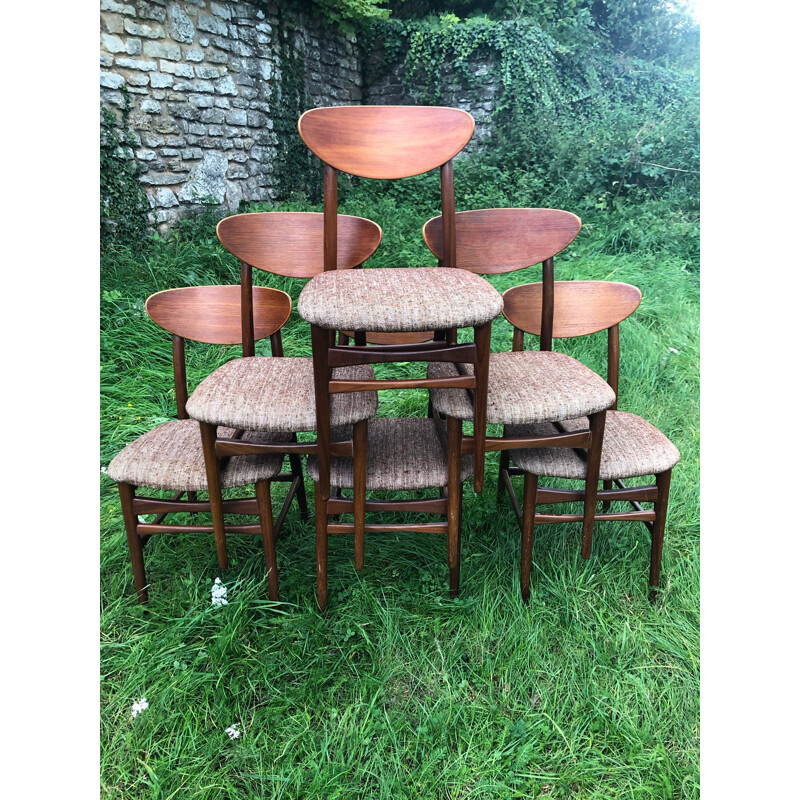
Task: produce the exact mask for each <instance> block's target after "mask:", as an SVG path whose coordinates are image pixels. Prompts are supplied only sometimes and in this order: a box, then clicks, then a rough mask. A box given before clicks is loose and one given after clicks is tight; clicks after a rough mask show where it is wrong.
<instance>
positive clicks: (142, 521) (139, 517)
mask: <svg viewBox="0 0 800 800" xmlns="http://www.w3.org/2000/svg"><path fill="white" fill-rule="evenodd" d="M137 519H138V520H139V522H141V523H142V524H143V525H144V524H146V523H147V520H146V519H145V518H144V517H143V516H142V515H141V514H139V516H138V517H137Z"/></svg>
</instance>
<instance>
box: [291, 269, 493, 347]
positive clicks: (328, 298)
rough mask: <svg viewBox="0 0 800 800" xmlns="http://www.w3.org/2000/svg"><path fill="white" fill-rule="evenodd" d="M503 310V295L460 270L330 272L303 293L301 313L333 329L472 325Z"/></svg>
mask: <svg viewBox="0 0 800 800" xmlns="http://www.w3.org/2000/svg"><path fill="white" fill-rule="evenodd" d="M502 310H503V298H502V297H501V296H500V293H499V292H498V291H497V290H496V289H495V288H494V287H493V286H492V285H491V284H490V283H489V282H488V281H486V280H485V279H484V278H482V277H481V276H480V275H474V274H473V273H471V272H467V271H466V270H462V269H449V268H443V267H407V268H400V269H358V270H331V271H330V272H323V273H322V274H320V275H317V276H315V277H314V278H312V279H311V281H309V282H308V283H307V284H306V285H305V287H303V291H302V292H301V293H300V299H299V300H298V302H297V312H298V313H299V314H300V316H301V317H302V318H303V319H304V320H306V321H307V322H310V323H311V324H312V325H318V326H320V327H321V328H327V329H330V330H356V331H376V332H378V331H385V332H398V331H428V330H443V329H445V328H468V327H473V326H475V325H482V324H483V323H485V322H490V321H491V320H493V319H494V318H495V317H496V316H497V315H498V314H499V313H500V312H501V311H502Z"/></svg>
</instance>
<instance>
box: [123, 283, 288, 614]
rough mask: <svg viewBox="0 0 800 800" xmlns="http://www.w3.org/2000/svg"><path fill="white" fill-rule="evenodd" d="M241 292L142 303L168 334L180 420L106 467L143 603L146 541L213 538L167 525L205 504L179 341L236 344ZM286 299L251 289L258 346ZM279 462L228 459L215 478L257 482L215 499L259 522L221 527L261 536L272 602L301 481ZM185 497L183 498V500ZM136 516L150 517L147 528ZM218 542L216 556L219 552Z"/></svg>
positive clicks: (216, 289)
mask: <svg viewBox="0 0 800 800" xmlns="http://www.w3.org/2000/svg"><path fill="white" fill-rule="evenodd" d="M240 294H241V292H240V289H239V287H238V286H196V287H186V288H182V289H168V290H166V291H163V292H158V293H156V294H154V295H152V296H151V297H149V298H148V300H147V303H146V306H145V308H146V310H147V313H148V315H149V316H150V318H151V319H152V320H153V321H154V322H155V323H156V324H157V325H160V326H161V327H162V328H164V329H166V330H167V331H169V332H170V333H172V335H173V345H172V353H173V371H174V379H175V397H176V401H177V407H178V408H177V410H178V418H177V419H176V420H171V421H169V422H165V423H162V424H161V425H158V426H156V427H155V428H153V429H152V430H150V431H148V432H147V433H145V434H143V435H142V436H140V437H139V438H138V439H136V440H135V441H133V442H131V443H130V444H129V445H127V446H126V447H125V448H124V449H123V450H122V451H121V452H120V453H119V454H118V455H117V456H116V457H115V458H114V459H113V460H112V461H111V463H110V464H109V466H108V475H109V477H111V478H112V479H113V480H114V481H116V482H117V484H118V487H119V494H120V501H121V503H122V514H123V518H124V520H125V531H126V534H127V537H128V549H129V550H130V557H131V563H132V565H133V576H134V584H135V586H136V591H137V594H138V598H139V601H140V602H142V603H145V602H147V599H148V591H147V588H146V586H147V580H146V576H145V569H144V558H143V554H142V547H143V545H144V544H145V543H146V541H147V540H148V539H149V538H150V536H151V535H153V534H156V533H168V532H173V531H177V532H192V533H195V532H198V533H199V532H212V531H214V526H213V525H199V524H189V525H185V524H181V525H178V524H173V523H172V522H170V521H166V517H167V516H168V515H170V514H176V513H182V512H190V513H195V512H207V511H210V510H211V505H210V502H209V501H199V500H198V499H197V492H205V491H208V482H207V479H206V469H205V461H204V457H203V447H202V443H201V437H200V429H199V426H198V423H197V422H196V421H195V420H192V419H189V415H188V414H187V412H186V398H187V385H186V359H185V345H184V340H185V339H191V340H195V341H199V342H206V343H208V344H222V345H233V344H241V343H242V329H241V322H240V319H241V310H240V302H241V301H240ZM291 310H292V301H291V298H290V297H289V295H287V294H286V293H285V292H281V291H278V290H277V289H266V288H261V287H259V288H257V289H255V290H254V293H253V331H254V337H255V339H256V340H258V339H263V338H266V337H269V336H273V337H280V328H281V326H282V325H283V324H284V323H285V322H286V320H287V319H288V318H289V315H290V313H291ZM225 433H226V435H228V436H231V437H233V436H234V435H240V436H241V438H242V439H243V440H244V441H280V440H281V439H288V436H280V435H279V436H267V435H264V434H261V433H257V432H252V431H247V432H244V431H238V432H236V431H234V430H227V431H226V432H225ZM282 463H283V457H282V456H276V455H267V456H264V455H258V456H245V457H237V458H232V459H230V460H229V461H228V463H227V464H226V465H225V467H224V469H223V470H222V471H221V473H220V476H219V482H220V485H221V486H222V487H223V488H225V489H229V488H235V487H240V486H248V485H250V484H255V491H256V496H255V498H245V499H233V500H224V501H221V510H222V512H223V513H225V514H258V515H259V517H260V522H259V524H246V525H242V524H237V525H225V527H224V529H223V530H224V531H227V532H231V533H250V534H258V535H260V536H261V537H262V540H263V545H264V557H265V560H266V563H267V569H268V570H269V577H268V580H269V591H270V597H271V598H272V599H274V600H277V598H278V576H277V569H276V561H275V544H274V537H275V535H276V533H277V530H278V529H280V527H281V524H282V523H283V519H284V517H285V516H286V512H287V511H288V508H289V504H290V503H291V501H292V498H293V497H294V496H295V495H296V493H297V489H298V486H299V483H298V481H297V479H296V478H294V477H293V476H291V475H283V474H281V472H280V469H281V464H282ZM287 479H290V480H292V484H291V486H290V489H289V493H288V494H287V496H286V500H285V502H284V504H283V508H282V509H281V512H280V515H279V517H278V521H277V524H276V525H274V526H273V519H272V509H271V505H270V485H271V483H272V482H273V481H275V480H287ZM138 487H146V488H149V489H157V490H161V491H169V492H174V494H173V496H172V497H170V498H169V499H159V498H153V497H143V496H137V494H136V490H137V488H138ZM184 494H185V495H186V496H187V499H186V500H182V499H181V498H182V497H183V495H184ZM141 514H156V515H157V516H156V519H155V520H153V521H152V522H149V523H146V522H142V521H140V519H139V515H141ZM223 535H224V533H223ZM219 550H220V548H219V541H217V552H218V554H219Z"/></svg>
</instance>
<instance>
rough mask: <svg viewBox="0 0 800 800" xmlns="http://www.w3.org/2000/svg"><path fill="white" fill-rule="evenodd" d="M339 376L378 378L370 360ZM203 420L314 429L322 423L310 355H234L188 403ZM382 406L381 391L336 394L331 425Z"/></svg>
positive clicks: (336, 374)
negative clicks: (297, 356)
mask: <svg viewBox="0 0 800 800" xmlns="http://www.w3.org/2000/svg"><path fill="white" fill-rule="evenodd" d="M333 377H334V378H354V379H357V380H374V378H375V372H374V371H373V369H372V367H370V366H368V365H359V366H354V367H341V368H339V369H335V370H333ZM186 410H187V412H188V413H189V416H191V417H193V418H194V419H199V420H201V421H202V422H210V423H213V424H216V425H227V426H229V427H231V428H242V429H244V430H248V431H284V432H294V431H313V430H316V427H317V412H316V403H315V400H314V368H313V364H312V361H311V359H310V358H272V357H263V356H256V357H253V358H234V359H233V360H232V361H229V362H228V363H227V364H223V365H222V366H221V367H220V368H219V369H217V370H215V371H214V372H213V373H212V374H211V375H209V376H208V377H207V378H206V379H205V380H204V381H203V382H202V383H201V384H200V385H199V386H198V387H197V388H196V389H195V390H194V393H193V394H192V396H191V397H190V398H189V401H188V402H187V403H186ZM377 410H378V395H377V392H348V393H343V394H336V395H333V396H332V397H331V424H332V425H337V426H338V425H352V424H353V423H354V422H359V421H360V420H362V419H367V418H368V417H371V416H372V415H373V414H374V413H375V412H376V411H377Z"/></svg>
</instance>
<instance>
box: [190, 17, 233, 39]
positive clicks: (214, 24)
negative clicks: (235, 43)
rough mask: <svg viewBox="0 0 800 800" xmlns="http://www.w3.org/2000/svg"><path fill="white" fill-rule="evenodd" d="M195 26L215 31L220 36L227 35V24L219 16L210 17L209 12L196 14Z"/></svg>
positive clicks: (199, 28) (210, 31) (211, 31)
mask: <svg viewBox="0 0 800 800" xmlns="http://www.w3.org/2000/svg"><path fill="white" fill-rule="evenodd" d="M197 28H198V30H201V31H207V32H208V33H216V34H219V35H220V36H227V35H228V26H227V24H226V23H225V22H223V21H222V20H221V19H220V18H219V17H212V16H211V15H210V14H198V15H197Z"/></svg>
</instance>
